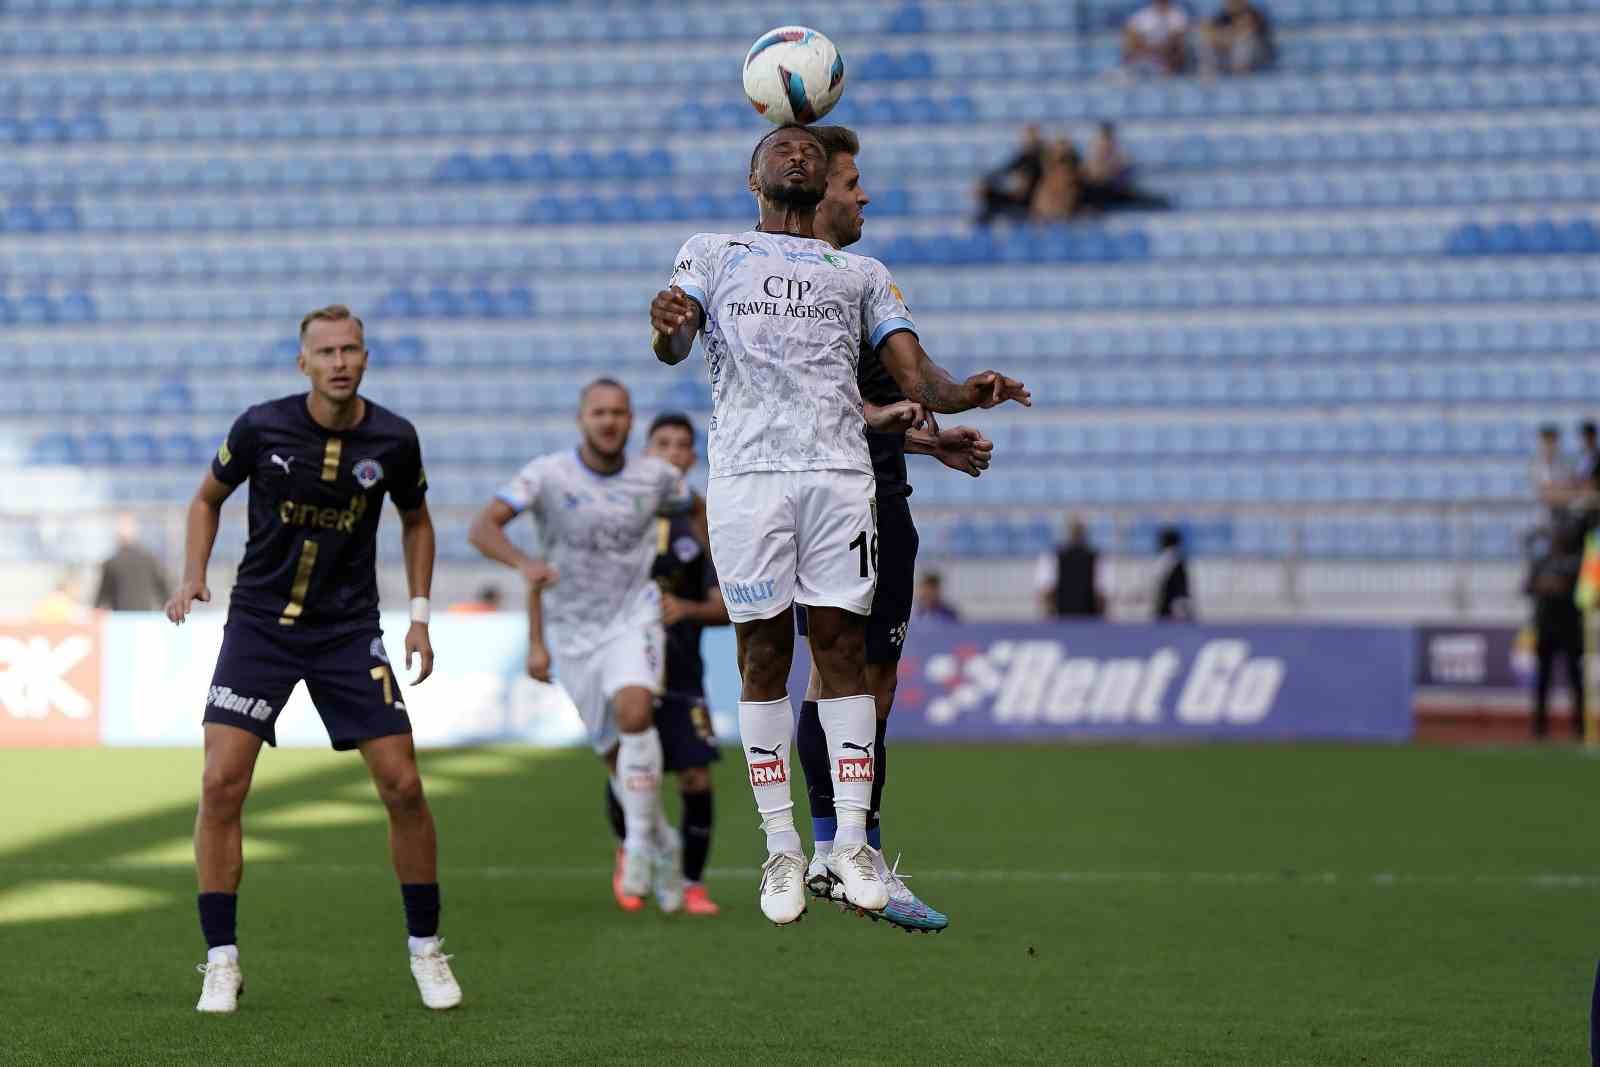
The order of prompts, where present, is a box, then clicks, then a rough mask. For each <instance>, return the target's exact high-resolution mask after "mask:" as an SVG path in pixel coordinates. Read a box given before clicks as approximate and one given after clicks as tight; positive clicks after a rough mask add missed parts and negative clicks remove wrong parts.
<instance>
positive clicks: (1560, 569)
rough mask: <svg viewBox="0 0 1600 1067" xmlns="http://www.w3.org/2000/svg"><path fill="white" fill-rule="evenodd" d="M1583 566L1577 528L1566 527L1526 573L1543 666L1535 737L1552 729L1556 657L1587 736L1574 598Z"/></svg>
mask: <svg viewBox="0 0 1600 1067" xmlns="http://www.w3.org/2000/svg"><path fill="white" fill-rule="evenodd" d="M1582 564H1583V556H1582V552H1581V550H1580V541H1579V539H1578V531H1577V528H1576V527H1575V526H1574V525H1573V524H1572V523H1570V522H1563V523H1559V524H1558V525H1557V526H1556V527H1555V529H1554V531H1553V532H1552V534H1551V538H1550V547H1549V548H1548V549H1547V550H1546V551H1545V552H1544V553H1543V554H1542V555H1540V556H1539V557H1537V558H1536V559H1534V561H1533V563H1532V565H1531V566H1530V567H1529V569H1528V580H1527V583H1526V585H1525V586H1524V591H1525V592H1526V593H1527V595H1528V596H1530V597H1532V598H1533V627H1534V632H1535V634H1536V635H1537V648H1538V662H1539V668H1538V674H1537V675H1535V677H1534V688H1533V736H1534V737H1544V736H1545V734H1546V733H1547V732H1548V730H1549V722H1548V711H1549V704H1550V683H1551V681H1552V675H1553V674H1554V671H1555V662H1556V657H1557V656H1561V657H1563V658H1564V659H1565V660H1566V668H1567V688H1568V691H1569V692H1570V693H1571V697H1572V730H1573V733H1574V735H1575V736H1577V737H1582V736H1583V703H1584V692H1583V613H1582V612H1580V611H1579V610H1578V606H1577V604H1576V603H1575V602H1574V599H1573V595H1574V593H1575V592H1576V591H1577V587H1578V572H1579V569H1580V568H1581V567H1582Z"/></svg>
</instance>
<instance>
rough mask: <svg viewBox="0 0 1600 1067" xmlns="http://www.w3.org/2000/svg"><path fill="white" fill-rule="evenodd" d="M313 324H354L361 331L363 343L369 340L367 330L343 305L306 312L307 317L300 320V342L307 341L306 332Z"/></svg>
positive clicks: (330, 305)
mask: <svg viewBox="0 0 1600 1067" xmlns="http://www.w3.org/2000/svg"><path fill="white" fill-rule="evenodd" d="M313 322H354V323H355V324H356V329H358V330H360V331H361V339H362V340H363V341H365V340H366V339H367V328H366V327H365V326H363V325H362V324H361V320H360V319H358V318H356V316H355V314H354V313H353V312H352V311H351V310H350V309H349V308H347V307H345V306H344V305H343V304H329V305H328V306H327V307H325V308H317V309H316V310H315V311H308V312H306V317H305V318H303V319H301V320H300V340H302V341H304V340H305V339H306V330H307V329H309V328H310V326H311V324H312V323H313Z"/></svg>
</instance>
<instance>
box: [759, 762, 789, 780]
mask: <svg viewBox="0 0 1600 1067" xmlns="http://www.w3.org/2000/svg"><path fill="white" fill-rule="evenodd" d="M788 782H789V772H788V771H786V770H784V767H783V761H782V760H779V759H774V760H763V761H762V762H760V763H752V764H750V784H751V785H787V784H788Z"/></svg>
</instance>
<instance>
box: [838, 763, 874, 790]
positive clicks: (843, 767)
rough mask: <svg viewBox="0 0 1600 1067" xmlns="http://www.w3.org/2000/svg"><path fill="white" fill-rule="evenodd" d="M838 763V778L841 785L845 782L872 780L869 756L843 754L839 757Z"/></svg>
mask: <svg viewBox="0 0 1600 1067" xmlns="http://www.w3.org/2000/svg"><path fill="white" fill-rule="evenodd" d="M838 764H839V766H838V779H839V782H840V784H841V785H842V784H843V783H845V782H870V781H872V757H871V756H844V757H841V758H840V759H839V761H838Z"/></svg>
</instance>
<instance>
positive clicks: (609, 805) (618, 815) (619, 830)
mask: <svg viewBox="0 0 1600 1067" xmlns="http://www.w3.org/2000/svg"><path fill="white" fill-rule="evenodd" d="M606 818H608V819H610V820H611V832H612V833H614V834H616V835H617V840H618V841H619V842H620V841H621V840H622V839H623V838H624V837H626V836H628V827H627V824H626V823H625V822H623V818H622V805H621V804H620V803H618V801H617V791H616V790H615V789H612V788H611V780H610V779H609V778H608V779H606Z"/></svg>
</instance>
